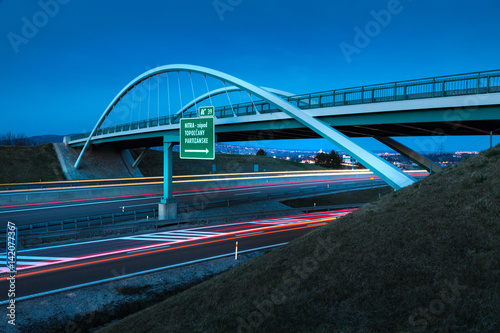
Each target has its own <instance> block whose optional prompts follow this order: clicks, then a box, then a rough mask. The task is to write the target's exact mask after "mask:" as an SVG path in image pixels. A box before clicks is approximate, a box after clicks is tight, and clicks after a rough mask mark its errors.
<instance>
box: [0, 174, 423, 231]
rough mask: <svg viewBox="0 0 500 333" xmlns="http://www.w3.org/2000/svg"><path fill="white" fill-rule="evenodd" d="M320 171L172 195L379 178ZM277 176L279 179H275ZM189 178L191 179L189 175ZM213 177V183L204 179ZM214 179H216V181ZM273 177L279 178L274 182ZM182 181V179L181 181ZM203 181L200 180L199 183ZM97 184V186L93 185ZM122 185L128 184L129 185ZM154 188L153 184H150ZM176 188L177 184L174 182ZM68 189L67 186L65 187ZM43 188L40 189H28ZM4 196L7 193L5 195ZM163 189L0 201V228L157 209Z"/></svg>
mask: <svg viewBox="0 0 500 333" xmlns="http://www.w3.org/2000/svg"><path fill="white" fill-rule="evenodd" d="M318 174H319V173H313V174H310V173H302V174H301V176H303V178H300V179H303V180H297V173H290V174H287V175H288V176H289V177H290V178H293V179H294V180H293V181H282V180H283V174H282V173H281V174H280V175H277V174H267V173H266V174H262V173H258V174H251V175H248V174H245V175H244V176H241V175H240V176H239V177H237V176H236V175H231V176H230V179H234V180H241V179H242V178H247V177H252V178H256V177H260V178H261V179H262V182H260V183H258V184H252V185H241V186H225V187H217V184H218V183H219V182H220V180H221V179H225V178H226V177H225V176H224V178H221V176H222V175H213V176H209V177H205V178H202V179H197V181H195V182H193V186H192V188H193V189H190V190H178V191H174V192H173V195H174V197H175V199H176V201H177V203H178V204H179V206H183V205H192V204H200V203H201V202H203V203H205V204H207V203H209V202H214V201H220V202H222V201H226V200H234V199H244V198H260V199H261V200H262V199H264V198H266V196H273V198H277V197H279V196H281V197H282V198H285V193H286V192H298V191H312V190H313V189H314V190H315V191H317V192H318V193H319V192H325V190H326V189H327V188H328V187H333V186H352V185H360V184H366V185H368V186H369V185H370V184H373V183H374V182H376V181H377V180H378V177H376V176H373V175H372V174H371V173H369V172H366V171H365V172H361V173H360V172H356V173H352V172H350V173H349V172H347V173H346V172H341V173H338V172H337V173H332V174H331V175H330V176H329V177H324V176H323V177H322V178H320V179H314V175H315V176H317V175H318ZM426 175H427V173H424V172H418V173H414V174H413V176H415V177H417V178H418V177H424V176H426ZM272 177H276V178H272ZM189 179H192V176H190V178H189ZM207 179H210V180H212V181H210V182H204V181H205V180H207ZM214 179H216V180H215V181H214ZM273 179H276V180H280V181H277V182H273ZM178 181H179V180H178ZM200 181H201V183H200ZM92 186H96V185H92ZM100 186H115V185H109V184H108V185H100ZM121 186H124V187H129V186H132V185H131V184H130V183H129V184H123V185H121ZM151 186H152V188H153V185H151ZM174 189H175V184H174ZM59 190H61V189H51V190H44V191H59ZM64 190H67V189H64ZM70 190H72V191H77V190H79V189H78V188H71V189H70ZM29 191H30V192H31V191H40V190H29ZM4 195H5V194H4ZM160 197H161V192H157V186H156V191H152V192H150V193H148V194H141V195H123V196H113V197H100V198H94V199H85V200H63V201H58V202H45V203H36V204H24V205H2V203H1V202H0V228H4V227H5V225H6V223H7V221H12V222H15V223H16V224H17V225H23V224H33V223H41V222H46V221H57V220H63V219H69V218H75V217H84V216H94V215H101V214H111V213H120V212H121V211H122V209H125V210H127V211H128V210H140V209H154V208H157V205H158V202H159V199H160Z"/></svg>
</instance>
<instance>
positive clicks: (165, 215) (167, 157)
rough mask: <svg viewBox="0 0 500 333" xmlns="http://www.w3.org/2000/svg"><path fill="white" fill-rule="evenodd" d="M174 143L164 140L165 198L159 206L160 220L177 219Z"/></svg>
mask: <svg viewBox="0 0 500 333" xmlns="http://www.w3.org/2000/svg"><path fill="white" fill-rule="evenodd" d="M173 146H174V144H173V142H169V141H167V140H166V138H164V139H163V197H162V198H161V201H160V204H159V206H158V218H159V219H160V220H171V219H175V218H176V217H177V202H176V201H175V198H174V196H173V195H172V164H173V161H172V147H173Z"/></svg>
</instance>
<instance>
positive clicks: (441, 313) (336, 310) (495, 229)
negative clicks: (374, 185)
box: [102, 145, 500, 332]
mask: <svg viewBox="0 0 500 333" xmlns="http://www.w3.org/2000/svg"><path fill="white" fill-rule="evenodd" d="M499 200H500V145H499V146H496V147H494V148H492V149H489V150H487V151H484V152H482V153H480V154H479V155H477V156H474V157H470V158H468V159H466V160H464V161H462V162H460V163H459V164H457V165H454V166H451V167H448V168H446V169H445V170H444V171H443V172H440V173H438V174H434V175H432V176H429V177H427V178H425V179H424V180H421V181H419V182H418V183H416V184H414V185H412V186H409V187H406V188H403V189H402V190H400V191H398V192H393V193H391V194H389V195H386V196H384V197H382V198H381V199H379V200H377V201H374V202H372V203H370V204H368V205H365V206H363V207H362V208H360V209H358V210H357V211H355V212H353V213H351V214H350V215H347V216H345V217H342V218H341V219H339V220H336V221H333V222H331V223H330V224H329V225H327V226H324V227H322V228H319V229H317V230H314V231H312V232H310V233H309V234H307V235H305V236H303V237H301V238H299V239H296V240H295V241H293V242H290V243H289V244H288V245H285V246H282V247H280V248H278V249H276V250H274V251H271V252H268V253H266V254H264V255H262V256H260V257H257V258H255V259H253V260H251V261H248V262H246V263H244V264H242V265H240V266H238V267H236V268H234V269H232V270H231V271H228V272H226V273H223V274H220V275H218V276H216V277H214V278H212V279H210V280H208V281H205V282H203V283H201V284H199V285H197V286H195V287H193V288H191V289H189V290H187V291H185V292H182V293H180V294H177V295H175V296H172V297H170V298H168V299H167V300H165V301H164V302H162V303H159V304H157V305H154V306H152V307H150V308H148V309H145V310H144V311H141V312H139V313H136V314H134V315H132V316H128V317H127V318H125V319H123V320H121V321H119V322H115V323H114V324H113V325H111V326H109V327H107V328H105V329H104V330H102V332H138V331H141V332H424V331H425V332H500V316H499V309H500V205H499V204H498V202H499ZM242 242H243V241H242Z"/></svg>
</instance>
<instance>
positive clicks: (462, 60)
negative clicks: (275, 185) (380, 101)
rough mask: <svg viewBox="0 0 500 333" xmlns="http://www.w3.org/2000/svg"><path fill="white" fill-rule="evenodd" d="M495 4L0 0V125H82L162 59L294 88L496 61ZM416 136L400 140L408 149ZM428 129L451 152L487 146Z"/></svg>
mask: <svg viewBox="0 0 500 333" xmlns="http://www.w3.org/2000/svg"><path fill="white" fill-rule="evenodd" d="M388 7H389V8H390V9H391V10H392V11H393V14H391V17H390V19H387V17H385V19H386V22H384V24H383V26H382V27H381V28H380V31H379V32H377V33H376V34H375V36H374V37H372V38H371V39H370V41H369V42H368V43H366V45H363V46H362V47H360V48H358V51H359V52H358V53H352V54H350V55H348V56H346V55H345V54H343V52H342V50H341V47H340V45H341V44H342V43H347V44H350V45H354V44H355V41H354V39H355V35H356V32H355V28H356V27H360V28H361V29H364V28H365V26H366V24H367V23H369V22H371V21H373V20H374V17H373V13H374V12H375V13H380V11H381V10H386V9H387V8H388ZM499 12H500V4H499V3H498V2H497V1H492V0H476V1H470V0H467V1H464V0H442V1H436V0H400V1H397V0H383V1H378V0H359V1H356V0H338V1H318V0H309V1H294V0H287V1H269V0H266V1H264V0H215V1H214V0H169V1H165V0H145V1H129V0H120V1H114V0H113V1H102V0H101V1H97V0H86V1H76V0H41V1H35V0H1V1H0V22H1V23H0V72H1V80H0V116H1V118H0V119H1V121H0V133H5V132H6V131H9V130H10V131H13V132H15V133H25V134H26V135H28V136H33V135H44V134H59V135H64V134H70V133H79V132H83V131H89V130H91V129H92V127H93V126H94V124H95V122H96V121H97V120H98V118H99V116H100V115H101V113H102V112H103V111H104V109H105V108H106V107H107V105H108V104H109V102H110V101H111V99H112V98H113V97H114V96H115V95H116V94H117V93H118V92H119V91H120V90H121V89H122V88H123V86H124V85H125V84H127V83H128V82H129V81H130V80H131V79H133V78H135V77H136V76H137V75H139V74H141V73H142V72H144V71H146V70H148V69H151V68H153V67H156V66H159V65H167V64H173V63H186V64H195V65H201V66H206V67H210V68H214V69H217V70H220V71H223V72H226V73H229V74H232V75H234V76H236V77H239V78H241V79H244V80H246V81H248V82H250V83H253V84H255V85H259V86H267V87H274V88H278V89H282V90H285V91H290V92H293V93H306V92H314V91H322V90H330V89H335V88H344V87H350V86H358V85H364V84H375V83H383V82H389V81H396V80H405V79H416V78H423V77H431V76H438V75H448V74H459V73H466V72H476V71H482V70H492V69H499V68H500V62H499V58H498V55H499V54H500V43H498V41H499V40H498V32H499V31H500V20H499V19H498V13H499ZM416 140H423V138H409V139H405V140H403V142H404V143H406V144H408V145H409V146H411V147H413V148H416V149H418V147H417V145H416V144H415V142H416ZM432 140H433V142H434V146H435V147H436V149H438V145H439V144H441V143H443V144H444V145H445V149H446V150H450V151H451V150H471V149H479V150H480V149H484V148H487V146H488V145H489V138H488V137H471V138H462V139H454V138H445V139H443V140H440V141H439V142H437V141H436V140H435V139H432ZM441 141H442V142H441ZM359 142H360V144H363V145H366V147H367V148H371V149H383V147H384V146H382V145H377V144H375V143H373V142H372V141H370V140H361V141H359ZM498 142H499V140H498V139H497V138H495V141H494V143H498ZM288 145H289V144H288ZM257 146H265V147H283V146H284V145H283V143H280V142H267V143H259V144H257ZM434 146H433V147H434ZM293 147H294V148H297V147H303V148H307V149H320V148H322V149H324V150H329V149H332V148H334V147H332V146H331V145H330V144H328V143H326V142H325V141H324V140H319V141H318V140H314V141H310V140H308V141H304V143H300V142H299V143H294V144H293ZM432 149H433V148H432Z"/></svg>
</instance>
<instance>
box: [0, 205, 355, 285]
mask: <svg viewBox="0 0 500 333" xmlns="http://www.w3.org/2000/svg"><path fill="white" fill-rule="evenodd" d="M354 210H355V209H343V210H338V211H332V212H320V213H311V214H300V215H292V216H288V217H281V218H273V219H262V220H252V221H245V222H236V223H230V224H223V225H214V226H205V227H197V228H189V229H182V230H172V231H166V232H158V233H152V234H144V235H135V236H129V237H120V238H114V239H109V240H101V241H97V242H99V243H102V242H106V241H107V242H109V243H110V245H109V246H112V245H113V244H112V243H113V242H118V244H117V245H119V246H122V248H120V249H116V250H113V251H107V252H101V253H93V254H89V255H82V256H77V257H68V258H64V257H62V256H60V255H59V256H57V257H50V256H43V258H44V259H45V260H46V261H41V262H38V263H37V264H31V265H23V263H22V260H21V261H20V262H19V263H18V271H26V270H30V269H37V268H41V267H46V266H54V265H64V266H61V267H55V268H51V269H46V270H37V271H34V272H29V273H21V274H18V275H17V276H25V275H32V274H38V273H43V272H47V271H52V270H55V269H64V268H70V267H77V266H80V265H88V264H92V263H97V262H102V261H109V260H118V259H123V258H127V257H129V256H128V255H125V256H123V254H130V253H131V252H132V253H133V255H146V254H151V253H155V252H157V251H167V250H173V249H180V248H186V247H189V246H197V245H206V244H211V243H216V242H223V241H227V240H232V239H238V238H245V237H250V236H258V235H266V234H272V233H277V232H287V231H292V230H299V229H302V228H313V227H318V226H321V225H325V224H327V223H328V222H330V221H333V220H335V219H338V218H339V217H341V216H344V215H346V214H348V213H350V212H352V211H354ZM168 234H175V235H174V237H184V238H183V239H182V238H180V239H177V238H174V239H170V240H168V241H163V239H162V237H167V238H172V235H168ZM182 235H184V236H182ZM155 237H159V238H155ZM123 240H127V241H129V242H128V243H133V242H145V241H148V240H149V241H153V242H157V243H156V244H150V245H144V246H133V244H131V245H132V246H130V245H129V246H126V244H123V243H120V241H123ZM197 241H202V242H199V243H194V244H189V243H192V242H197ZM91 243H96V241H90V242H88V243H87V242H83V243H75V244H68V245H61V246H58V247H59V248H60V250H59V251H60V252H63V253H64V252H67V251H68V250H65V249H64V247H69V246H85V245H87V244H91ZM186 243H188V244H186ZM124 245H125V246H124ZM48 248H55V247H48ZM48 248H40V249H31V250H23V251H19V257H20V258H23V257H25V258H37V256H23V252H28V253H32V252H36V251H44V250H46V249H48ZM117 255H118V256H119V257H115V256H117ZM108 256H113V257H112V258H109V259H99V260H97V261H96V260H95V259H96V258H103V257H108ZM82 260H89V261H86V262H84V263H79V264H73V265H68V263H70V262H75V261H82ZM30 263H32V262H30ZM6 272H8V269H6V268H3V269H1V270H0V273H6ZM5 278H6V277H5Z"/></svg>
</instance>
